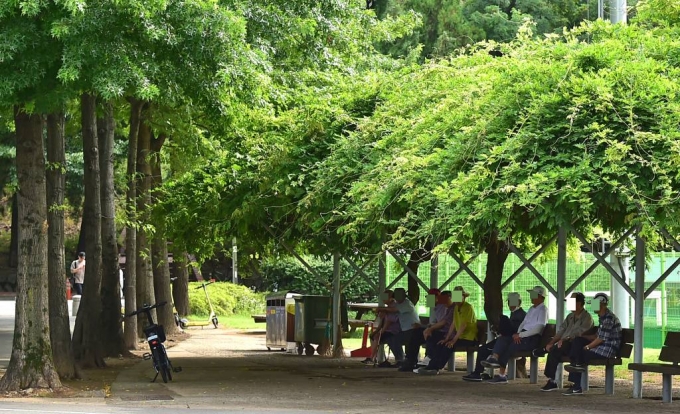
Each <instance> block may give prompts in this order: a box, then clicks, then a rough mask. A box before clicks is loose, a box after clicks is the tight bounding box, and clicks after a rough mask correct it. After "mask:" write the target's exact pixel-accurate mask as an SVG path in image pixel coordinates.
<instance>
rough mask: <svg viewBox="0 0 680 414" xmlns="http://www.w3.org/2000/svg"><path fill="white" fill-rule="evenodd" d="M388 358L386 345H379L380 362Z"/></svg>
mask: <svg viewBox="0 0 680 414" xmlns="http://www.w3.org/2000/svg"><path fill="white" fill-rule="evenodd" d="M386 359H387V355H385V345H378V363H381V362H383V361H385V360H386Z"/></svg>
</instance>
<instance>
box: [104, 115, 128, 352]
mask: <svg viewBox="0 0 680 414" xmlns="http://www.w3.org/2000/svg"><path fill="white" fill-rule="evenodd" d="M102 106H103V109H104V112H103V115H104V117H103V118H100V119H98V120H97V129H98V132H97V136H98V139H99V170H100V181H101V194H100V196H101V209H102V213H101V235H102V236H101V237H102V288H101V295H102V319H101V325H102V343H103V345H104V356H110V357H117V356H119V355H122V354H124V353H125V343H124V341H123V325H122V323H121V320H120V273H119V272H120V268H119V267H118V242H117V240H116V236H117V233H116V193H115V189H114V185H113V155H114V154H113V144H114V132H115V128H116V123H115V120H114V118H113V106H112V105H111V103H110V102H105V103H104V104H103V105H102Z"/></svg>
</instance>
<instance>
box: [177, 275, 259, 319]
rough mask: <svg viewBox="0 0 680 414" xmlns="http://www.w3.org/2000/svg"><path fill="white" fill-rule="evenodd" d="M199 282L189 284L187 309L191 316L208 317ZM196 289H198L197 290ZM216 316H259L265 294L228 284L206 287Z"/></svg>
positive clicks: (218, 283) (208, 311) (207, 309)
mask: <svg viewBox="0 0 680 414" xmlns="http://www.w3.org/2000/svg"><path fill="white" fill-rule="evenodd" d="M200 286H201V283H200V282H190V283H189V309H190V312H191V314H192V315H199V316H208V315H209V314H210V307H209V306H208V300H207V299H206V297H205V293H203V289H201V288H200ZM197 288H198V289H197ZM206 289H207V290H208V294H209V295H210V301H211V302H212V305H213V308H214V309H215V313H216V314H217V316H222V315H224V316H227V315H234V314H238V315H250V314H261V313H264V310H265V299H264V297H265V294H264V293H253V291H251V290H250V289H248V288H247V287H245V286H241V285H234V284H233V283H229V282H216V283H213V284H211V285H209V286H207V287H206Z"/></svg>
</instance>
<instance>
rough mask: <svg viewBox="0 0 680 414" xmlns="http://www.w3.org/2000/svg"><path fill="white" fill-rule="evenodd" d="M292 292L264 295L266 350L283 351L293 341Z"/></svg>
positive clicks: (293, 311)
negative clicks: (265, 303) (265, 304)
mask: <svg viewBox="0 0 680 414" xmlns="http://www.w3.org/2000/svg"><path fill="white" fill-rule="evenodd" d="M296 296H299V295H298V294H297V293H294V292H277V293H272V294H270V295H268V296H267V297H266V301H267V314H266V324H267V325H266V326H267V334H266V346H267V349H268V350H270V351H271V350H272V349H277V348H278V349H281V350H283V351H285V350H286V349H287V348H288V346H289V345H288V344H289V343H294V342H295V297H296Z"/></svg>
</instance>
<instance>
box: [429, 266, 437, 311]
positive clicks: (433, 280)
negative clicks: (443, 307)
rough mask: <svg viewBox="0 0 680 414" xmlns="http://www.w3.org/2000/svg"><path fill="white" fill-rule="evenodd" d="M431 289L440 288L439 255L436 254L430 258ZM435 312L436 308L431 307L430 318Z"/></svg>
mask: <svg viewBox="0 0 680 414" xmlns="http://www.w3.org/2000/svg"><path fill="white" fill-rule="evenodd" d="M430 289H439V256H435V255H432V259H431V260H430ZM434 313H435V312H434V308H430V319H432V317H434Z"/></svg>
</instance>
